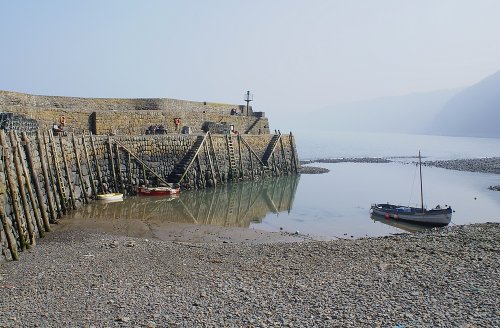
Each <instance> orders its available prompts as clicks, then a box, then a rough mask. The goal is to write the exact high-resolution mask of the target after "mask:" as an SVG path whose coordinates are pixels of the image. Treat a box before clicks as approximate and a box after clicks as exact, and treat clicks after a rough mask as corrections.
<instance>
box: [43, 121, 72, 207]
mask: <svg viewBox="0 0 500 328" xmlns="http://www.w3.org/2000/svg"><path fill="white" fill-rule="evenodd" d="M48 134H49V143H50V151H51V153H52V162H53V163H52V164H54V169H55V180H56V181H55V182H56V188H57V191H58V192H59V196H60V197H59V200H60V201H61V202H60V205H61V210H62V212H63V213H64V214H66V212H67V208H66V205H68V200H67V199H66V187H65V186H64V184H63V180H62V176H61V170H60V169H59V159H58V157H57V149H56V143H55V140H54V136H53V135H52V131H50V130H49V132H48ZM54 190H56V189H54Z"/></svg>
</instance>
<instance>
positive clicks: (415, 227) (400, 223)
mask: <svg viewBox="0 0 500 328" xmlns="http://www.w3.org/2000/svg"><path fill="white" fill-rule="evenodd" d="M370 219H372V220H373V222H381V223H383V224H387V225H390V226H393V227H395V228H398V229H401V230H404V231H408V232H418V231H423V230H428V229H432V228H433V226H430V225H425V224H418V223H415V222H409V221H404V220H396V219H392V218H385V217H384V216H380V215H376V214H370Z"/></svg>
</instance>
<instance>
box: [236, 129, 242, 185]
mask: <svg viewBox="0 0 500 328" xmlns="http://www.w3.org/2000/svg"><path fill="white" fill-rule="evenodd" d="M237 138H238V155H239V158H240V176H239V178H240V179H242V178H243V160H242V158H241V137H240V135H239V134H238V137H237Z"/></svg>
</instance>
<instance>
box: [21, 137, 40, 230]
mask: <svg viewBox="0 0 500 328" xmlns="http://www.w3.org/2000/svg"><path fill="white" fill-rule="evenodd" d="M14 138H15V141H16V144H17V152H18V154H19V160H20V161H21V168H22V171H23V176H24V181H25V183H26V188H27V189H28V196H29V200H30V202H31V208H32V209H33V214H34V215H35V224H36V228H37V230H38V235H39V236H40V238H42V237H43V235H44V233H43V226H42V219H41V218H40V213H39V212H38V211H39V210H40V206H38V204H37V203H36V198H35V195H34V194H33V188H32V187H31V181H30V176H29V173H28V169H27V168H26V164H25V163H24V160H23V157H22V152H21V143H20V142H18V140H17V135H15V134H14ZM26 157H27V156H26ZM26 160H28V159H27V158H26Z"/></svg>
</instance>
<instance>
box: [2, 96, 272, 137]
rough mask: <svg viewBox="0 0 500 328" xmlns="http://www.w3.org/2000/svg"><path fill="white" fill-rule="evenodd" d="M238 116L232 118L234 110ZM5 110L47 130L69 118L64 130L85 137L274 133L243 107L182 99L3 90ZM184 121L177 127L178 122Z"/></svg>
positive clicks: (262, 119)
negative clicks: (157, 129) (212, 126)
mask: <svg viewBox="0 0 500 328" xmlns="http://www.w3.org/2000/svg"><path fill="white" fill-rule="evenodd" d="M233 110H234V111H235V114H236V115H231V112H232V111H233ZM0 112H5V113H16V114H23V115H25V116H26V117H27V118H30V119H33V120H36V121H37V122H38V124H39V127H40V129H41V130H46V129H50V128H52V127H53V126H54V125H56V124H59V123H60V120H61V117H64V120H65V124H64V129H65V130H66V131H68V132H73V133H77V134H81V133H83V132H84V131H91V132H92V133H94V134H129V135H130V134H144V133H145V132H146V130H147V129H148V127H149V126H151V125H163V126H164V127H165V128H166V129H167V132H168V133H176V132H177V133H178V132H180V130H181V128H182V127H183V126H186V127H189V128H190V129H191V131H192V132H201V131H204V129H203V127H204V126H206V123H208V122H215V123H225V124H227V125H233V126H234V130H236V131H239V132H240V133H243V134H266V133H269V131H270V129H269V121H268V119H267V118H266V117H265V115H264V113H263V112H254V111H253V109H252V107H251V106H250V107H249V108H248V110H247V109H246V107H245V106H243V105H235V104H220V103H213V102H195V101H187V100H178V99H164V98H157V99H153V98H151V99H114V98H77V97H57V96H37V95H29V94H23V93H17V92H8V91H0ZM176 118H179V119H180V124H179V125H176V124H175V123H174V119H176Z"/></svg>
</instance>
